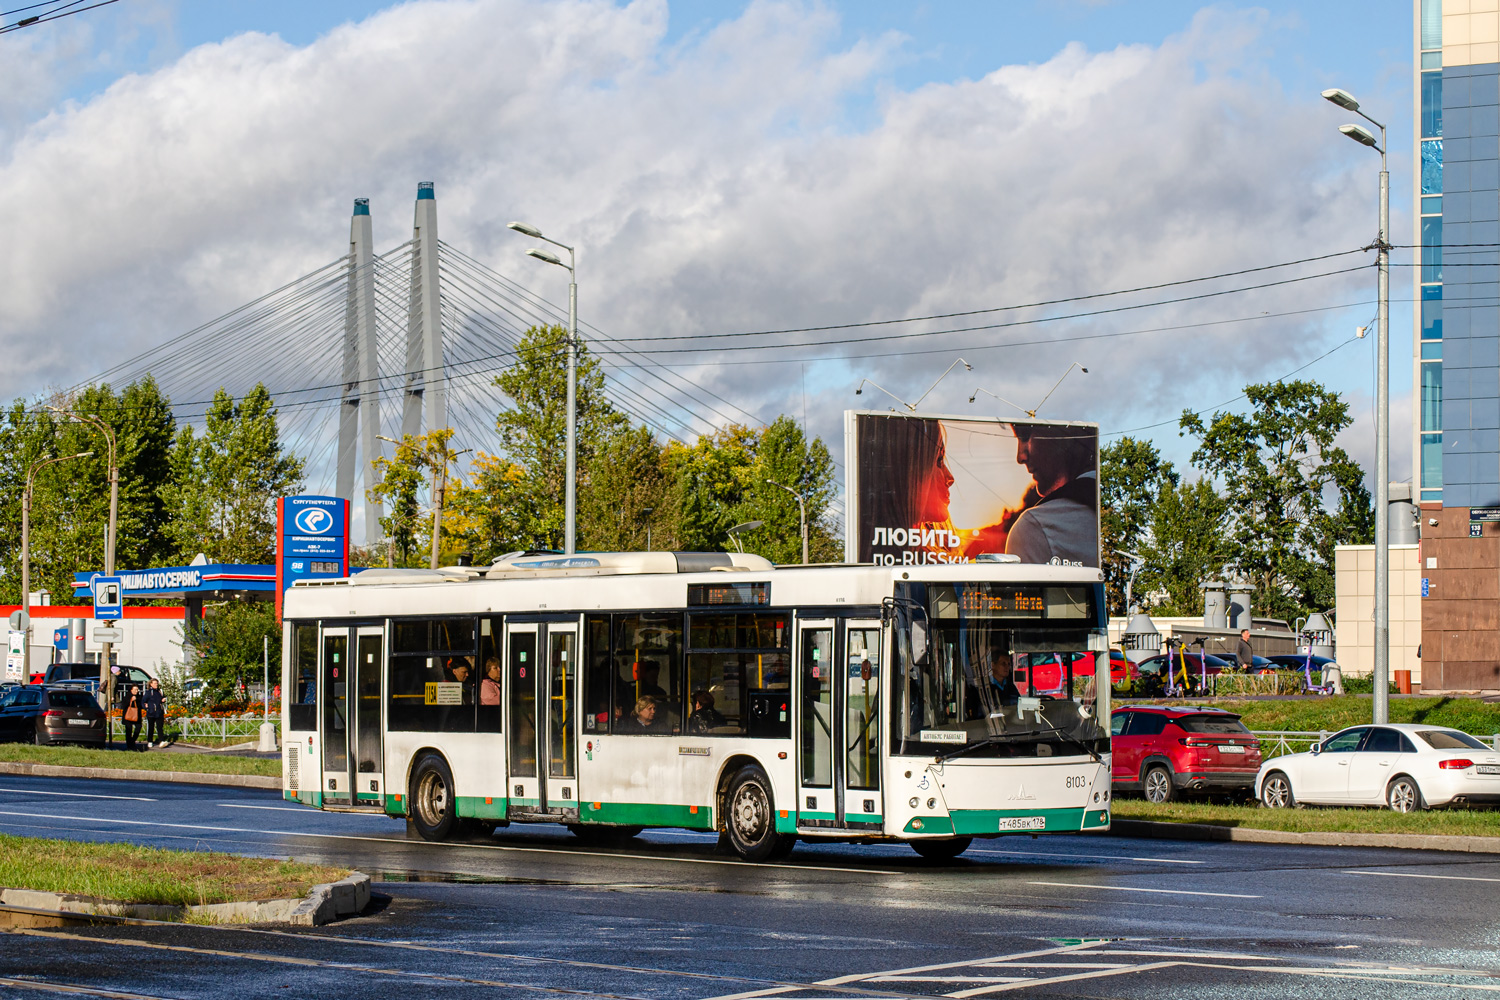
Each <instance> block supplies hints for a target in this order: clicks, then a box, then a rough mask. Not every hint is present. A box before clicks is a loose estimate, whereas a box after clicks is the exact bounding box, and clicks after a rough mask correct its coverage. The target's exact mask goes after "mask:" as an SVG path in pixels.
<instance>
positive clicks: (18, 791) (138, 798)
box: [0, 788, 158, 802]
mask: <svg viewBox="0 0 1500 1000" xmlns="http://www.w3.org/2000/svg"><path fill="white" fill-rule="evenodd" d="M0 792H11V793H13V794H15V795H65V796H67V797H68V798H70V799H120V800H121V801H130V802H156V801H158V800H157V799H148V798H146V797H145V796H143V795H90V794H88V793H87V792H44V791H41V790H40V789H36V788H0Z"/></svg>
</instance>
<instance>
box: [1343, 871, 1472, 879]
mask: <svg viewBox="0 0 1500 1000" xmlns="http://www.w3.org/2000/svg"><path fill="white" fill-rule="evenodd" d="M1344 874H1345V875H1384V876H1385V877H1386V878H1440V879H1443V880H1445V881H1452V882H1500V878H1480V877H1479V876H1478V875H1420V874H1418V873H1416V872H1365V871H1346V872H1344Z"/></svg>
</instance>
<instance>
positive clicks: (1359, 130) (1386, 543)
mask: <svg viewBox="0 0 1500 1000" xmlns="http://www.w3.org/2000/svg"><path fill="white" fill-rule="evenodd" d="M1323 98H1324V99H1325V100H1327V101H1328V102H1330V103H1332V104H1335V105H1337V106H1338V107H1340V108H1343V109H1344V110H1345V111H1352V112H1354V113H1355V114H1357V115H1359V116H1360V117H1361V118H1363V119H1364V120H1365V121H1367V122H1369V123H1370V124H1371V125H1374V126H1375V127H1376V128H1378V129H1379V130H1380V138H1379V139H1376V138H1375V136H1374V135H1373V134H1372V133H1371V132H1370V130H1369V129H1367V128H1365V127H1364V126H1362V125H1341V126H1339V131H1340V132H1342V133H1343V134H1344V135H1347V136H1348V137H1349V138H1351V139H1353V140H1354V141H1355V142H1357V143H1359V144H1360V145H1361V146H1368V147H1369V148H1371V149H1373V150H1375V151H1376V152H1377V153H1379V154H1380V231H1379V233H1378V234H1377V235H1376V237H1375V248H1376V250H1377V251H1379V258H1378V264H1377V266H1378V273H1379V279H1378V284H1379V300H1380V311H1379V314H1378V317H1377V320H1376V325H1375V358H1376V373H1375V669H1374V676H1373V678H1372V679H1373V681H1374V686H1375V692H1374V699H1373V702H1374V711H1373V713H1372V716H1373V721H1374V722H1376V723H1377V724H1379V723H1384V722H1388V721H1389V720H1390V710H1391V699H1390V689H1389V684H1390V669H1391V576H1390V566H1391V548H1390V541H1391V538H1390V524H1389V523H1388V522H1387V520H1386V516H1387V513H1388V508H1389V506H1390V490H1391V486H1390V478H1391V474H1390V473H1391V469H1390V465H1391V440H1390V439H1391V358H1390V332H1391V331H1390V326H1391V322H1390V319H1391V281H1390V271H1391V243H1390V237H1389V231H1390V219H1391V175H1390V171H1389V170H1387V168H1386V145H1387V144H1386V138H1385V126H1384V125H1382V124H1381V123H1380V122H1378V121H1376V120H1375V119H1373V118H1371V117H1370V116H1369V115H1367V114H1365V113H1364V112H1363V111H1361V110H1360V109H1359V101H1357V100H1355V99H1354V95H1352V94H1350V93H1349V92H1348V91H1347V90H1340V89H1338V88H1336V87H1335V88H1333V89H1331V90H1325V91H1323Z"/></svg>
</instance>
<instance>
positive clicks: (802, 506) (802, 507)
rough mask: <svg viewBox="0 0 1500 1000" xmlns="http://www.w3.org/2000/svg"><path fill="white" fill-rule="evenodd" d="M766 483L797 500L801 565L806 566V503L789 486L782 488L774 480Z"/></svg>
mask: <svg viewBox="0 0 1500 1000" xmlns="http://www.w3.org/2000/svg"><path fill="white" fill-rule="evenodd" d="M766 482H767V483H770V484H771V485H772V486H774V487H776V488H777V489H778V490H786V491H787V492H788V493H790V494H791V495H792V496H793V497H795V498H796V499H797V513H798V516H799V517H801V519H802V565H804V566H806V565H807V564H808V562H809V561H810V560H809V559H808V558H807V502H806V501H805V500H803V499H802V494H801V493H798V492H797V491H796V490H794V489H792V488H791V487H790V486H783V485H781V484H780V483H778V482H777V481H776V480H774V479H767V480H766Z"/></svg>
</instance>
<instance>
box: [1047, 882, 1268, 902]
mask: <svg viewBox="0 0 1500 1000" xmlns="http://www.w3.org/2000/svg"><path fill="white" fill-rule="evenodd" d="M1026 884H1027V885H1052V886H1060V887H1061V888H1064V889H1112V890H1114V891H1115V892H1160V893H1165V894H1167V895H1175V896H1219V897H1222V898H1224V899H1260V898H1261V897H1259V896H1251V895H1247V894H1246V893H1243V892H1193V891H1191V890H1189V889H1141V888H1139V887H1137V886H1131V885H1091V884H1089V883H1087V882H1027V883H1026Z"/></svg>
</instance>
